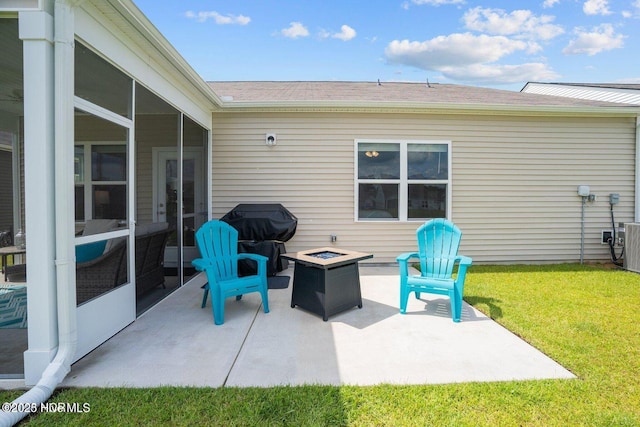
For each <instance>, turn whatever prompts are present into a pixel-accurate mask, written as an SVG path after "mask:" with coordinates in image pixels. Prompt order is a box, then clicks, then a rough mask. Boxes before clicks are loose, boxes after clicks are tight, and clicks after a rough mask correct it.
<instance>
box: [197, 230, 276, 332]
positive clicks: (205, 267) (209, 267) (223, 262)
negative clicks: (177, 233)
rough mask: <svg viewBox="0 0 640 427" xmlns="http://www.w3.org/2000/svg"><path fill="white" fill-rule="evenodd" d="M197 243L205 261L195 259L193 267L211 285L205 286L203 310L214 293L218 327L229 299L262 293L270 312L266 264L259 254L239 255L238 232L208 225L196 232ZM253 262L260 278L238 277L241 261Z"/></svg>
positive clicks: (222, 320)
mask: <svg viewBox="0 0 640 427" xmlns="http://www.w3.org/2000/svg"><path fill="white" fill-rule="evenodd" d="M196 243H197V244H198V249H199V250H200V255H201V256H202V258H198V259H194V260H193V261H192V264H193V266H194V267H195V269H196V270H198V271H204V272H205V273H206V275H207V280H208V283H207V284H206V285H205V286H204V295H203V297H202V308H204V307H205V305H206V304H207V296H208V295H209V292H211V309H212V310H213V320H214V322H215V324H216V325H222V324H223V323H224V302H225V300H226V299H227V298H229V297H233V296H235V297H236V301H239V300H240V299H241V298H242V295H244V294H248V293H250V292H260V295H261V296H262V306H263V308H264V312H265V313H268V312H269V299H268V296H267V260H268V258H267V257H265V256H262V255H257V254H247V253H241V254H239V253H238V231H237V230H236V229H235V228H233V227H232V226H230V225H229V224H227V223H226V222H223V221H215V220H214V221H209V222H207V223H205V224H204V225H203V226H202V227H200V229H198V231H197V232H196ZM240 259H252V260H254V261H256V262H257V264H258V274H256V275H254V276H245V277H239V276H238V260H240Z"/></svg>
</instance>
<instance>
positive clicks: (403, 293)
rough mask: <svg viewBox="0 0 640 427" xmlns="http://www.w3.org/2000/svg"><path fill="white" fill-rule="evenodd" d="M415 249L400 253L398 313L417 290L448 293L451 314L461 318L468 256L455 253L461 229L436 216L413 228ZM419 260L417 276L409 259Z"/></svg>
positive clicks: (403, 309)
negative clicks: (454, 274) (415, 240)
mask: <svg viewBox="0 0 640 427" xmlns="http://www.w3.org/2000/svg"><path fill="white" fill-rule="evenodd" d="M416 236H417V238H418V252H408V253H404V254H401V255H399V256H398V257H397V258H396V261H398V263H399V264H400V313H402V314H405V313H406V311H407V301H408V300H409V294H410V293H411V292H415V295H416V298H420V293H421V292H425V293H431V294H438V295H447V296H448V297H449V299H450V300H451V317H452V318H453V321H454V322H459V321H460V315H461V312H462V293H463V291H464V279H465V276H466V274H467V268H468V267H469V266H470V265H471V262H472V260H471V258H469V257H466V256H461V255H458V247H459V246H460V239H461V237H462V232H461V231H460V229H459V228H458V227H456V225H455V224H454V223H452V222H451V221H449V220H446V219H443V218H438V219H433V220H431V221H427V222H426V223H424V224H423V225H421V226H420V227H418V229H417V230H416ZM411 259H419V260H420V275H409V260H411ZM456 264H458V274H457V276H456V278H455V279H454V278H453V268H454V266H455V265H456Z"/></svg>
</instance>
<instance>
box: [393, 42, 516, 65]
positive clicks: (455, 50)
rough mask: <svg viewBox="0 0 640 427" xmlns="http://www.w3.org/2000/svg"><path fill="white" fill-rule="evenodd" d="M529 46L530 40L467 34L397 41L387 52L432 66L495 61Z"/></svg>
mask: <svg viewBox="0 0 640 427" xmlns="http://www.w3.org/2000/svg"><path fill="white" fill-rule="evenodd" d="M527 47H528V45H527V43H525V42H523V41H519V40H511V39H509V38H507V37H502V36H487V35H479V36H476V35H473V34H471V33H464V34H451V35H448V36H438V37H436V38H433V39H431V40H427V41H424V42H416V41H414V42H411V41H409V40H402V41H399V40H394V41H392V42H391V43H389V45H388V46H387V48H386V49H385V55H386V57H387V59H388V60H389V61H390V62H398V63H403V64H406V65H413V66H416V67H419V68H426V69H431V68H433V67H442V66H459V65H469V64H475V63H482V62H495V61H497V60H498V59H500V58H502V57H503V56H505V55H508V54H510V53H513V52H515V51H518V50H525V49H527Z"/></svg>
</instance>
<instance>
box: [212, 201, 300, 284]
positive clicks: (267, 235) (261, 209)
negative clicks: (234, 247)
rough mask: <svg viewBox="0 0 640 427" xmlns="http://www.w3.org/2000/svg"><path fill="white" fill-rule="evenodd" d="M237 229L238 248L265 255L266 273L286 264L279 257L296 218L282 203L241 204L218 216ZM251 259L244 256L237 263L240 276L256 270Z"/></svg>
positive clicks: (243, 251) (296, 223) (281, 268)
mask: <svg viewBox="0 0 640 427" xmlns="http://www.w3.org/2000/svg"><path fill="white" fill-rule="evenodd" d="M220 220H221V221H224V222H226V223H227V224H229V225H231V226H232V227H233V228H235V229H236V230H238V252H240V253H253V254H258V255H264V256H266V257H267V258H269V261H268V262H267V275H268V276H275V275H276V273H278V272H279V271H282V270H284V269H285V268H286V266H287V262H286V261H285V260H282V259H281V258H280V255H282V254H283V253H285V252H286V248H285V247H284V243H283V242H286V241H288V240H289V239H291V238H292V237H293V235H294V234H295V233H296V227H297V225H298V218H296V217H295V216H294V215H293V214H292V213H291V212H289V211H288V210H287V209H286V208H285V207H284V206H282V205H281V204H241V205H238V206H236V207H235V208H233V209H232V210H231V211H229V212H228V213H227V214H226V215H225V216H223V217H222V218H220ZM256 270H257V268H256V264H255V262H254V261H249V260H243V261H240V262H239V263H238V273H239V274H240V275H241V276H249V275H253V274H256Z"/></svg>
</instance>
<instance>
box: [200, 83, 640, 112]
mask: <svg viewBox="0 0 640 427" xmlns="http://www.w3.org/2000/svg"><path fill="white" fill-rule="evenodd" d="M209 85H210V86H211V87H212V88H213V90H214V91H215V92H216V93H217V94H218V96H219V98H220V99H221V100H222V110H227V109H229V110H235V109H247V108H254V109H255V108H261V109H268V108H280V109H282V108H307V109H309V108H313V107H316V108H319V109H322V108H344V109H349V108H351V109H358V108H360V109H390V108H397V109H403V110H407V109H414V110H424V109H430V110H434V109H437V110H473V111H476V112H477V111H482V110H487V111H489V110H490V111H500V110H502V111H505V112H511V113H516V112H523V111H529V112H534V111H539V112H544V111H549V112H557V111H559V110H564V111H566V112H575V113H578V112H580V113H585V112H600V113H602V112H605V111H606V112H608V113H611V112H616V113H626V114H629V113H631V114H637V113H638V109H637V108H633V107H632V106H631V105H629V104H620V103H612V102H605V101H599V100H582V99H573V98H566V97H558V96H549V95H539V94H533V93H525V92H515V91H508V90H500V89H491V88H484V87H474V86H464V85H454V84H440V83H426V82H425V83H415V82H414V83H408V82H339V81H236V82H229V81H226V82H209ZM629 107H631V108H629Z"/></svg>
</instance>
